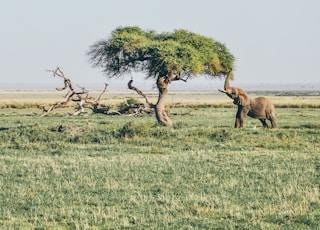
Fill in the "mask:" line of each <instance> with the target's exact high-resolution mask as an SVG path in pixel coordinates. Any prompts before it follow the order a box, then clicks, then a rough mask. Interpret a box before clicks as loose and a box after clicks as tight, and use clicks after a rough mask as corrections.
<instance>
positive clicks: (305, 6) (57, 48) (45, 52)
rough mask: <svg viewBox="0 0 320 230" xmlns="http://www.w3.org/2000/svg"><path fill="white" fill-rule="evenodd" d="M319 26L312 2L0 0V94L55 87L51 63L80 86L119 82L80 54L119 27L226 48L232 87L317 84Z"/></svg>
mask: <svg viewBox="0 0 320 230" xmlns="http://www.w3.org/2000/svg"><path fill="white" fill-rule="evenodd" d="M319 23H320V1H319V0H306V1H303V0H264V1H262V0H241V1H240V0H219V1H217V0H196V1H195V0H161V1H160V0H158V1H156V0H155V1H152V0H135V1H133V0H113V1H111V0H28V1H26V0H0V28H1V39H0V63H1V64H0V67H1V74H0V79H1V80H0V89H1V88H5V86H6V85H8V84H11V85H12V84H14V85H16V86H17V87H20V85H21V84H27V85H30V86H32V85H34V86H39V85H49V86H52V89H54V88H55V87H57V86H60V85H61V84H62V82H61V80H60V79H55V78H53V77H52V76H51V74H50V73H48V72H46V71H45V70H46V69H53V68H55V67H56V66H60V67H62V68H63V70H64V72H65V74H66V75H68V76H69V77H70V78H71V79H72V80H73V82H74V83H79V84H80V85H82V86H88V85H90V84H91V85H92V84H103V83H104V82H109V83H110V82H111V84H113V83H114V84H118V83H119V81H116V80H111V81H110V80H109V79H106V77H105V75H104V74H103V73H102V72H101V70H100V69H93V68H92V67H91V66H90V63H89V62H88V57H87V56H86V52H87V51H88V47H89V46H90V45H91V44H92V43H94V42H95V41H97V40H99V39H101V38H106V37H107V36H108V35H109V34H110V33H111V31H113V30H114V29H115V28H116V27H118V26H139V27H141V28H142V29H153V30H155V31H158V32H165V31H166V32H171V31H173V30H174V29H179V28H182V29H187V30H190V31H192V32H196V33H200V34H202V35H205V36H209V37H212V38H215V39H216V40H218V41H220V42H222V43H225V44H226V46H227V47H228V48H229V49H230V51H231V52H232V53H233V54H234V55H235V57H236V70H235V81H234V82H233V85H234V84H244V83H254V84H269V83H270V84H285V83H312V84H314V85H319V84H320V80H319V79H320V78H319V77H320V76H319V75H320V74H319V72H318V70H319V66H320V25H319ZM135 76H139V77H143V76H141V75H134V77H135ZM130 77H131V76H128V78H127V79H126V81H127V80H128V79H129V78H130ZM213 81H214V82H216V83H215V84H220V85H222V81H221V80H213ZM193 82H194V81H192V82H191V83H189V84H193ZM201 82H203V84H208V82H207V81H205V80H203V79H199V81H198V82H197V85H199V87H201ZM187 84H188V83H187ZM101 87H102V88H103V86H101ZM88 88H90V87H88ZM98 88H99V87H98ZM124 88H125V86H124Z"/></svg>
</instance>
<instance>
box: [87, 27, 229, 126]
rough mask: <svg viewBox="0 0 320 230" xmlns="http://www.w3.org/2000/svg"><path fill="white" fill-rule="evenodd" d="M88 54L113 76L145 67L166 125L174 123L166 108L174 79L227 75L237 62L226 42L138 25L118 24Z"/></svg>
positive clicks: (156, 110) (157, 111)
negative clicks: (157, 94)
mask: <svg viewBox="0 0 320 230" xmlns="http://www.w3.org/2000/svg"><path fill="white" fill-rule="evenodd" d="M87 54H88V55H89V57H90V62H91V63H92V65H93V66H94V67H101V68H102V70H103V72H105V73H106V74H107V75H108V76H109V77H111V78H113V77H119V76H122V75H124V74H128V73H131V72H132V71H134V72H139V71H142V72H145V73H146V77H147V78H154V79H156V83H157V87H158V90H159V97H158V101H157V103H156V104H155V106H154V107H155V114H156V118H157V120H158V122H159V123H160V124H163V125H167V126H171V125H172V121H171V120H170V118H169V117H168V114H167V113H166V111H165V102H166V98H167V95H168V85H169V84H170V83H171V82H172V81H176V80H184V81H186V80H187V79H188V78H190V77H196V76H199V75H207V76H212V77H217V76H221V75H225V74H227V73H228V72H230V71H231V70H232V67H233V62H234V56H233V55H232V54H231V53H230V52H229V50H228V49H227V48H226V46H225V45H224V44H222V43H220V42H218V41H215V40H214V39H212V38H208V37H205V36H202V35H199V34H196V33H193V32H189V31H187V30H182V29H179V30H175V31H174V32H172V33H156V32H155V31H152V30H147V31H144V30H142V29H140V28H139V27H118V28H116V29H115V30H114V31H113V32H112V33H111V35H110V36H109V37H108V38H107V39H102V40H100V41H97V42H95V43H94V44H92V45H91V46H90V47H89V51H88V53H87Z"/></svg>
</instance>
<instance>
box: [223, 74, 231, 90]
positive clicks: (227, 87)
mask: <svg viewBox="0 0 320 230" xmlns="http://www.w3.org/2000/svg"><path fill="white" fill-rule="evenodd" d="M231 73H232V71H230V72H229V73H228V74H227V77H226V80H225V82H224V90H226V91H227V90H228V89H230V84H229V80H230V76H231Z"/></svg>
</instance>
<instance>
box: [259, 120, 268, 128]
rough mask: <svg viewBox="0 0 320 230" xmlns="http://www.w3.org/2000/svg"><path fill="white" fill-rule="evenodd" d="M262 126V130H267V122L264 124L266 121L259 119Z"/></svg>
mask: <svg viewBox="0 0 320 230" xmlns="http://www.w3.org/2000/svg"><path fill="white" fill-rule="evenodd" d="M259 120H260V121H261V123H262V125H263V128H269V126H268V124H267V122H266V119H259Z"/></svg>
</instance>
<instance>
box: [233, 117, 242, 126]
mask: <svg viewBox="0 0 320 230" xmlns="http://www.w3.org/2000/svg"><path fill="white" fill-rule="evenodd" d="M241 125H242V126H243V121H242V122H241V121H240V118H237V117H236V122H235V123H234V127H235V128H240V127H242V126H241Z"/></svg>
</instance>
